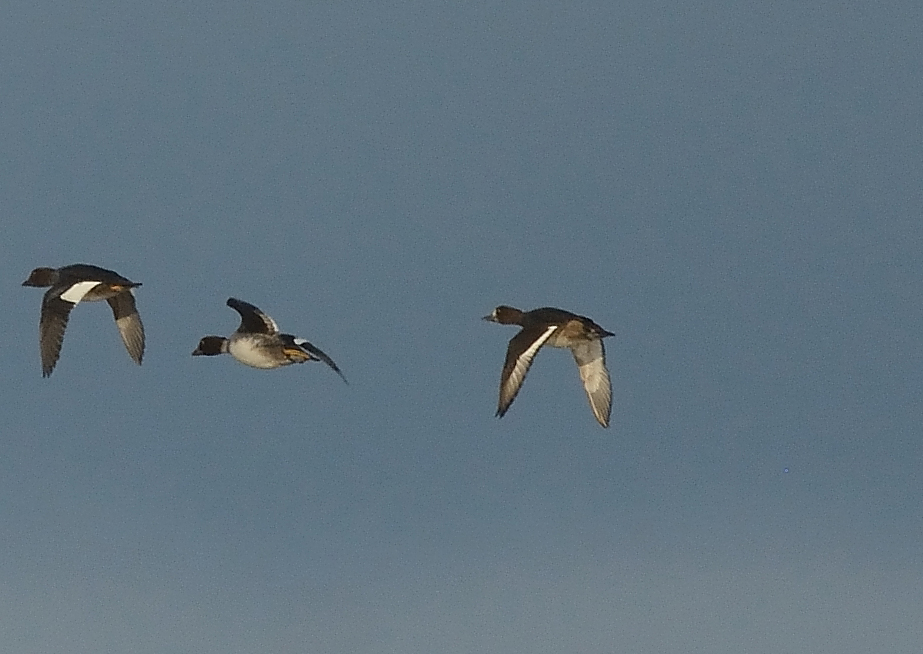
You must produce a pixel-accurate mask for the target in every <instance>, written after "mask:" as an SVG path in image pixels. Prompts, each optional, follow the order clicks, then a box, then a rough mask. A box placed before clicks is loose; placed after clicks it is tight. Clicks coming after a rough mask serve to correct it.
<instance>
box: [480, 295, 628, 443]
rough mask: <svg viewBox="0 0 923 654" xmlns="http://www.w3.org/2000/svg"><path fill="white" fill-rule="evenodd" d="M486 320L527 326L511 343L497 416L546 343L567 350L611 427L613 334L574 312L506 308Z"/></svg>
mask: <svg viewBox="0 0 923 654" xmlns="http://www.w3.org/2000/svg"><path fill="white" fill-rule="evenodd" d="M484 320H488V321H491V322H497V323H500V324H503V325H519V326H520V327H522V329H521V330H520V332H519V333H518V334H516V335H515V336H514V337H513V338H512V339H511V340H510V342H509V346H508V347H507V351H506V360H505V362H504V364H503V372H502V373H501V375H500V399H499V402H498V405H497V416H499V417H503V415H505V414H506V412H507V411H508V410H509V408H510V405H511V404H512V403H513V400H514V399H516V395H517V394H518V393H519V389H520V388H521V387H522V383H523V382H524V381H525V378H526V374H527V373H528V372H529V368H530V367H531V366H532V361H533V359H534V358H535V355H536V354H538V351H539V350H540V349H541V348H542V347H544V346H545V345H550V346H551V347H556V348H567V349H569V350H570V351H571V353H572V354H573V356H574V360H575V361H576V363H577V368H578V370H579V371H580V378H581V380H582V381H583V387H584V390H585V391H586V394H587V399H588V400H589V402H590V408H591V409H592V410H593V415H594V416H595V417H596V420H597V422H599V424H600V425H602V426H603V427H608V426H609V416H610V413H611V408H612V384H611V381H610V379H609V371H608V370H607V369H606V352H605V348H604V347H603V339H604V338H606V337H609V336H614V334H613V333H612V332H610V331H607V330H605V329H603V328H602V327H600V326H599V325H597V324H596V323H595V322H593V320H591V319H590V318H587V317H586V316H580V315H577V314H575V313H571V312H570V311H564V310H563V309H556V308H553V307H543V308H541V309H534V310H532V311H521V310H519V309H515V308H513V307H509V306H505V305H501V306H499V307H497V308H496V309H494V310H493V312H492V313H491V314H490V315H488V316H484Z"/></svg>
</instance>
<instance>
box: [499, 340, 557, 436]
mask: <svg viewBox="0 0 923 654" xmlns="http://www.w3.org/2000/svg"><path fill="white" fill-rule="evenodd" d="M557 329H558V326H557V325H550V326H548V327H540V328H538V329H523V330H522V331H520V332H519V333H518V334H516V335H515V336H514V337H513V338H512V339H510V344H509V347H507V348H506V361H505V362H504V364H503V372H502V373H501V374H500V401H499V403H498V404H497V416H498V417H500V418H502V417H503V415H504V414H505V413H506V412H507V410H508V409H509V408H510V405H511V404H512V403H513V400H515V399H516V395H517V394H518V393H519V389H520V387H521V386H522V382H524V381H525V379H526V373H528V372H529V368H530V367H531V366H532V359H534V358H535V355H536V354H537V353H538V351H539V350H540V349H541V347H542V345H544V344H545V341H547V340H548V339H549V338H550V337H551V335H552V334H553V333H554V332H555V331H556V330H557Z"/></svg>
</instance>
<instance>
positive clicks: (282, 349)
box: [192, 298, 346, 382]
mask: <svg viewBox="0 0 923 654" xmlns="http://www.w3.org/2000/svg"><path fill="white" fill-rule="evenodd" d="M227 304H228V306H229V307H231V308H232V309H234V310H235V311H236V312H237V313H239V314H240V318H241V320H240V327H238V328H237V331H235V332H234V333H233V334H231V335H230V336H229V337H227V338H225V337H224V336H206V337H204V338H203V339H202V340H200V341H199V345H198V347H196V349H195V350H194V351H193V352H192V355H193V356H215V355H217V354H230V355H231V356H232V357H234V358H235V359H237V360H238V361H240V362H241V363H243V364H245V365H248V366H251V367H253V368H263V369H272V368H279V367H281V366H288V365H291V364H293V363H304V362H305V361H311V360H314V361H323V362H324V363H326V364H327V365H328V366H330V367H331V368H332V369H333V370H334V372H336V373H337V374H338V375H339V376H340V377H341V378H342V379H343V381H344V382H345V381H346V377H344V376H343V373H342V372H341V371H340V369H339V368H338V367H337V364H335V363H334V362H333V359H331V358H330V357H329V356H327V355H326V354H324V353H323V352H322V351H321V350H320V349H319V348H316V347H314V346H313V345H311V344H310V343H308V342H307V341H306V340H305V339H303V338H298V337H297V336H292V335H291V334H281V333H279V326H278V325H277V324H276V321H275V320H273V319H272V318H270V317H269V316H268V315H266V314H265V313H263V312H262V311H260V310H259V309H258V308H257V307H255V306H253V305H252V304H249V303H247V302H244V301H242V300H238V299H235V298H228V302H227Z"/></svg>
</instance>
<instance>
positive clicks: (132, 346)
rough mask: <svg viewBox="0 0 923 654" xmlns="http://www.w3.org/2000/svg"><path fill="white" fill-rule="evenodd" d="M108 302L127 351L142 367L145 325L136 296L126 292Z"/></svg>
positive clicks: (109, 299) (114, 296)
mask: <svg viewBox="0 0 923 654" xmlns="http://www.w3.org/2000/svg"><path fill="white" fill-rule="evenodd" d="M106 301H107V302H108V303H109V306H110V307H112V315H113V316H114V317H115V324H116V326H117V327H118V328H119V334H121V336H122V342H123V343H124V344H125V349H126V350H128V354H129V355H130V356H131V358H132V359H134V360H135V363H137V364H138V365H139V366H140V365H141V358H142V357H143V356H144V325H142V324H141V316H140V315H139V314H138V309H137V308H135V296H134V295H133V294H132V292H131V291H125V292H124V293H119V294H118V295H113V296H112V297H110V298H108V299H107V300H106Z"/></svg>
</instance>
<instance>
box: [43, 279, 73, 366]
mask: <svg viewBox="0 0 923 654" xmlns="http://www.w3.org/2000/svg"><path fill="white" fill-rule="evenodd" d="M76 304H77V303H76V302H68V301H67V300H62V299H61V297H60V296H59V295H57V294H53V293H52V292H51V291H48V292H47V293H45V297H44V298H43V299H42V315H41V318H40V319H39V325H38V345H39V351H40V352H41V355H42V376H43V377H48V376H49V375H50V374H51V372H52V371H53V370H54V367H55V364H56V363H57V362H58V358H59V357H60V356H61V344H62V343H63V342H64V330H65V329H67V321H68V320H69V319H70V314H71V309H73V308H74V307H75V306H76Z"/></svg>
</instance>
